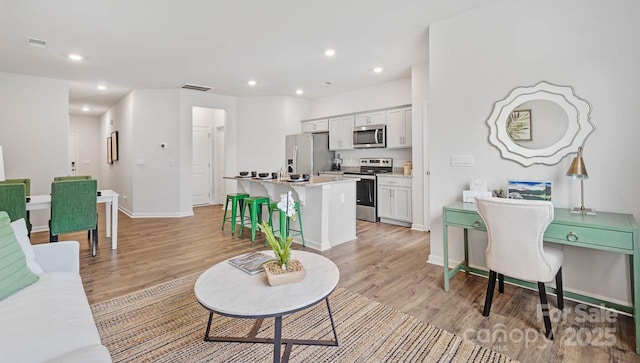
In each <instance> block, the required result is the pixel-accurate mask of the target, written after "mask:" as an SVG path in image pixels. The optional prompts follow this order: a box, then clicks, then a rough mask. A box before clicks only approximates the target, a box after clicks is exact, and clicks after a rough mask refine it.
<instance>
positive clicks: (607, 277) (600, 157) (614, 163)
mask: <svg viewBox="0 0 640 363" xmlns="http://www.w3.org/2000/svg"><path fill="white" fill-rule="evenodd" d="M639 13H640V2H637V1H628V0H614V1H607V2H601V1H587V2H585V1H580V0H565V1H552V0H541V1H535V2H532V1H526V0H499V1H496V2H495V3H491V4H489V5H487V6H485V7H482V8H480V9H478V10H474V11H470V12H467V13H464V14H462V15H460V16H457V17H455V18H452V19H449V20H446V21H443V22H441V23H438V24H434V25H433V26H431V27H430V40H429V42H430V49H429V54H430V60H429V63H430V78H431V79H430V98H431V104H430V110H429V124H428V125H429V133H428V141H429V142H428V143H429V149H430V167H431V187H430V190H431V193H430V195H431V206H430V212H431V215H432V218H431V227H432V234H431V256H430V257H429V260H430V261H432V262H435V263H437V262H441V261H442V207H443V206H445V205H447V204H450V203H452V202H454V201H456V200H460V199H461V193H462V190H463V189H465V188H467V187H468V183H469V181H470V180H471V179H474V178H483V179H487V180H488V183H489V185H490V187H493V188H495V187H501V186H502V187H504V186H505V185H506V181H507V179H509V178H523V179H538V180H540V179H546V180H551V181H552V182H553V201H554V204H555V205H556V206H557V207H573V206H576V205H578V204H579V183H577V182H574V181H572V180H570V179H569V178H567V177H566V176H565V173H566V171H567V169H568V167H569V163H570V159H571V158H565V159H564V160H562V162H561V163H560V164H558V165H555V166H544V165H534V166H531V167H528V168H525V167H522V166H520V165H519V164H517V163H515V162H512V161H509V160H503V159H501V158H500V154H499V152H498V150H497V149H496V148H494V147H493V146H491V145H490V144H489V143H488V141H487V135H488V127H487V126H486V124H485V121H486V118H487V117H488V115H489V114H490V112H491V110H492V107H493V103H494V102H495V101H497V100H500V99H503V98H504V97H505V96H506V95H507V94H508V93H509V92H510V91H511V90H512V89H513V88H514V87H517V86H531V85H534V84H536V83H537V82H539V81H542V80H545V81H548V82H551V83H555V84H559V85H570V86H572V87H574V90H575V92H576V94H577V95H578V96H579V97H581V98H584V99H586V100H587V101H589V102H590V103H591V105H592V112H591V119H592V122H593V123H594V125H595V126H596V131H595V133H594V134H593V135H591V136H590V137H589V139H588V140H587V142H586V144H585V151H584V158H585V162H586V166H587V169H588V170H589V176H590V178H589V179H588V180H586V181H585V197H586V205H587V206H588V207H593V208H595V209H596V210H602V211H612V212H621V213H633V214H634V215H635V217H636V220H637V219H638V217H640V194H638V192H637V187H636V181H637V180H639V179H640V168H638V165H639V164H638V160H637V155H638V152H637V150H638V147H637V142H638V141H637V140H638V136H639V135H640V123H638V122H637V120H636V117H635V115H636V114H637V106H636V105H637V96H638V88H637V84H638V79H640V70H639V69H638V64H640V52H639V51H638V47H636V46H631V45H632V44H636V43H637V39H636V38H637V34H640V23H638V22H637V19H636V17H637V14H639ZM452 154H470V155H474V156H475V165H474V166H473V167H467V168H454V167H450V166H449V157H450V155H452ZM470 234H471V239H472V243H471V246H473V248H472V251H471V263H474V264H479V265H483V264H484V257H483V250H484V243H485V242H484V241H485V240H486V235H485V234H483V233H470ZM449 238H450V241H455V242H453V243H452V242H450V244H449V248H450V251H451V254H452V255H453V258H454V259H461V258H462V255H461V251H462V248H461V240H462V233H461V231H456V228H452V229H451V230H450V234H449ZM565 256H566V257H565V258H566V259H565V266H564V268H563V271H564V272H563V275H564V283H565V288H566V289H567V290H573V291H578V292H580V291H584V292H587V293H589V294H591V295H595V296H605V297H607V298H609V299H612V300H618V301H622V302H626V303H630V301H631V297H630V294H629V291H630V287H629V284H630V281H629V277H628V274H629V273H628V271H629V270H628V269H629V266H628V259H627V258H626V257H624V256H622V255H618V254H613V253H606V252H594V251H585V250H582V249H579V248H571V247H567V246H565Z"/></svg>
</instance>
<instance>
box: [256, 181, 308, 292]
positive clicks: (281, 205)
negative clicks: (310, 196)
mask: <svg viewBox="0 0 640 363" xmlns="http://www.w3.org/2000/svg"><path fill="white" fill-rule="evenodd" d="M280 198H281V199H280V202H278V209H280V211H281V213H285V214H286V216H287V218H291V219H294V220H295V216H296V210H295V204H294V201H293V198H292V196H291V192H288V193H287V194H282V195H281V196H280ZM260 231H262V233H264V235H265V238H266V239H267V243H268V244H269V246H270V247H271V249H272V250H273V254H274V255H275V258H274V259H273V260H270V261H267V262H265V263H264V265H263V268H264V271H265V274H266V275H267V282H268V283H269V285H271V286H277V285H282V284H287V283H292V282H298V281H300V280H302V279H304V277H305V275H306V270H305V269H304V266H302V264H301V263H300V261H298V260H292V259H291V243H292V242H293V237H289V236H287V233H286V232H285V231H286V227H285V226H280V235H279V236H278V238H276V236H275V235H274V233H273V230H272V229H271V226H269V224H268V223H267V222H265V221H262V223H261V224H260Z"/></svg>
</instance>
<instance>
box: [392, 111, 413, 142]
mask: <svg viewBox="0 0 640 363" xmlns="http://www.w3.org/2000/svg"><path fill="white" fill-rule="evenodd" d="M411 119H412V114H411V107H406V108H397V109H394V110H388V111H387V148H388V149H400V148H408V147H411Z"/></svg>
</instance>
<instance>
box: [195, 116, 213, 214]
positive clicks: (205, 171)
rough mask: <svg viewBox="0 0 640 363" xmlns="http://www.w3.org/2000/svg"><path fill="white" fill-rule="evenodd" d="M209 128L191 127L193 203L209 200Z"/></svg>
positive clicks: (204, 202) (203, 202)
mask: <svg viewBox="0 0 640 363" xmlns="http://www.w3.org/2000/svg"><path fill="white" fill-rule="evenodd" d="M210 139H211V129H210V128H209V127H205V126H194V127H193V156H192V163H193V165H192V168H193V169H192V170H193V194H192V197H193V205H203V204H209V203H210V201H211V196H210V190H211V142H210Z"/></svg>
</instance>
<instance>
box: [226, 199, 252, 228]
mask: <svg viewBox="0 0 640 363" xmlns="http://www.w3.org/2000/svg"><path fill="white" fill-rule="evenodd" d="M248 197H249V194H247V193H231V194H227V201H226V203H225V204H224V217H223V218H222V228H221V229H222V230H223V231H224V222H226V221H227V220H229V223H231V234H236V215H237V213H238V209H237V206H238V205H239V206H240V209H242V204H243V203H242V201H243V200H244V199H245V198H248ZM229 202H231V216H229V218H227V210H228V209H229Z"/></svg>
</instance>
